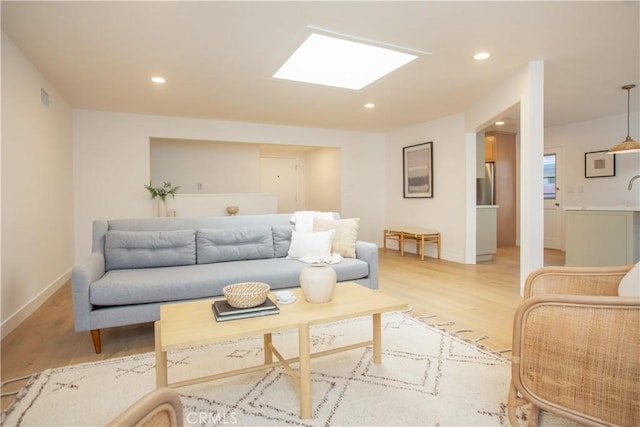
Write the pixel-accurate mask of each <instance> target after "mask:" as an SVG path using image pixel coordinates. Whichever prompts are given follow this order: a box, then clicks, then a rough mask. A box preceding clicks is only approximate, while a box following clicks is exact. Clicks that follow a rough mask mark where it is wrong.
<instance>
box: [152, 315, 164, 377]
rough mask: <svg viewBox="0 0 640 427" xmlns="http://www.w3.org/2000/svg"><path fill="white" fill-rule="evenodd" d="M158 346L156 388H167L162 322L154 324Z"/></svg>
mask: <svg viewBox="0 0 640 427" xmlns="http://www.w3.org/2000/svg"><path fill="white" fill-rule="evenodd" d="M154 331H155V344H156V388H161V387H166V386H167V352H166V351H162V340H161V335H160V321H159V320H158V321H156V323H155V324H154Z"/></svg>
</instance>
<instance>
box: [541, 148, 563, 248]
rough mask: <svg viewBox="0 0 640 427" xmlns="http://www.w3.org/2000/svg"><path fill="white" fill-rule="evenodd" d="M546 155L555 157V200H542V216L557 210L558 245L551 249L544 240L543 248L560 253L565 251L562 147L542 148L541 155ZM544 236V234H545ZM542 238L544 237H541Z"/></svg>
mask: <svg viewBox="0 0 640 427" xmlns="http://www.w3.org/2000/svg"><path fill="white" fill-rule="evenodd" d="M548 154H555V155H556V198H555V199H554V200H553V201H551V200H548V199H544V201H543V206H544V210H543V212H544V213H543V215H545V217H546V212H547V210H548V209H550V208H554V207H555V208H556V209H557V210H558V212H557V216H558V218H557V219H558V224H557V228H558V237H557V239H558V245H557V247H556V245H553V247H550V246H547V243H546V242H547V239H546V238H545V239H544V241H543V247H544V248H549V249H558V250H561V251H564V250H565V247H564V246H565V242H564V211H563V207H562V205H563V200H564V197H563V196H564V194H563V188H564V187H563V179H562V171H563V166H562V147H561V146H556V147H544V152H543V155H545V156H546V155H548ZM551 204H553V205H554V206H552V205H551ZM545 222H546V218H545V221H543V224H544V223H545ZM545 234H546V233H545ZM543 237H544V236H543Z"/></svg>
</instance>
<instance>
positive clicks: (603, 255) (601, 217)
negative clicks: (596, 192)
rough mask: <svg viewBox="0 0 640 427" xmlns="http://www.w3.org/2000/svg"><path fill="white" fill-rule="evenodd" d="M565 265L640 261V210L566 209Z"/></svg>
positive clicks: (602, 264) (609, 264)
mask: <svg viewBox="0 0 640 427" xmlns="http://www.w3.org/2000/svg"><path fill="white" fill-rule="evenodd" d="M565 246H566V254H565V264H566V265H567V266H581V267H582V266H612V265H627V264H635V263H636V262H638V261H640V211H639V210H632V209H628V208H624V207H622V208H613V207H604V208H596V207H590V208H582V207H578V208H565Z"/></svg>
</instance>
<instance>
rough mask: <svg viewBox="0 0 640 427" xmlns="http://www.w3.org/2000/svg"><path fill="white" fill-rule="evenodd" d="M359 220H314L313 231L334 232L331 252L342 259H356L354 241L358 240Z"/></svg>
mask: <svg viewBox="0 0 640 427" xmlns="http://www.w3.org/2000/svg"><path fill="white" fill-rule="evenodd" d="M359 223H360V218H349V219H335V220H334V219H322V218H315V219H314V221H313V231H326V230H335V231H336V234H335V236H334V237H333V244H332V245H331V252H335V253H338V254H340V255H342V256H343V257H344V258H355V257H356V240H358V225H359Z"/></svg>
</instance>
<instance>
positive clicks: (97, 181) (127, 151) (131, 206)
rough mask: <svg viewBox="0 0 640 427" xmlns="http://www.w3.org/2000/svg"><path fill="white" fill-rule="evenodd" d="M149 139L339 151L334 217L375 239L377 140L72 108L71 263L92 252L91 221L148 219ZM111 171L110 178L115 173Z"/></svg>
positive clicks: (379, 173) (379, 196)
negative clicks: (353, 220) (351, 221)
mask: <svg viewBox="0 0 640 427" xmlns="http://www.w3.org/2000/svg"><path fill="white" fill-rule="evenodd" d="M149 138H182V139H197V140H218V141H228V142H248V143H264V144H289V145H307V146H319V147H322V146H324V147H338V148H341V153H342V166H341V168H342V170H341V175H342V191H341V193H342V194H341V197H342V200H341V205H342V210H341V214H342V216H343V217H345V218H347V217H361V218H363V221H361V223H360V230H359V237H360V238H361V239H362V240H369V241H372V242H376V243H380V242H381V237H380V236H381V233H382V228H383V227H384V203H385V194H384V191H381V189H384V183H385V178H384V177H385V162H384V153H385V151H384V136H383V135H378V134H373V133H363V132H347V131H337V130H328V129H311V128H299V127H292V126H277V125H262V124H254V123H241V122H224V121H216V120H203V119H189V118H178V117H161V116H148V115H138V114H125V113H107V112H99V111H89V110H74V111H73V156H74V157H73V161H74V163H73V182H74V196H75V202H74V216H75V221H74V231H75V243H76V250H75V257H76V260H79V259H82V258H84V257H86V256H87V255H88V254H89V252H90V248H91V224H92V221H93V220H95V219H111V218H122V217H151V216H154V215H155V203H154V202H153V201H151V200H150V199H149V194H148V192H147V191H146V190H145V189H144V184H145V183H146V182H148V180H149V176H150V172H149V168H150V166H149V161H150V157H149ZM116 170H117V173H115V171H116Z"/></svg>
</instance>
